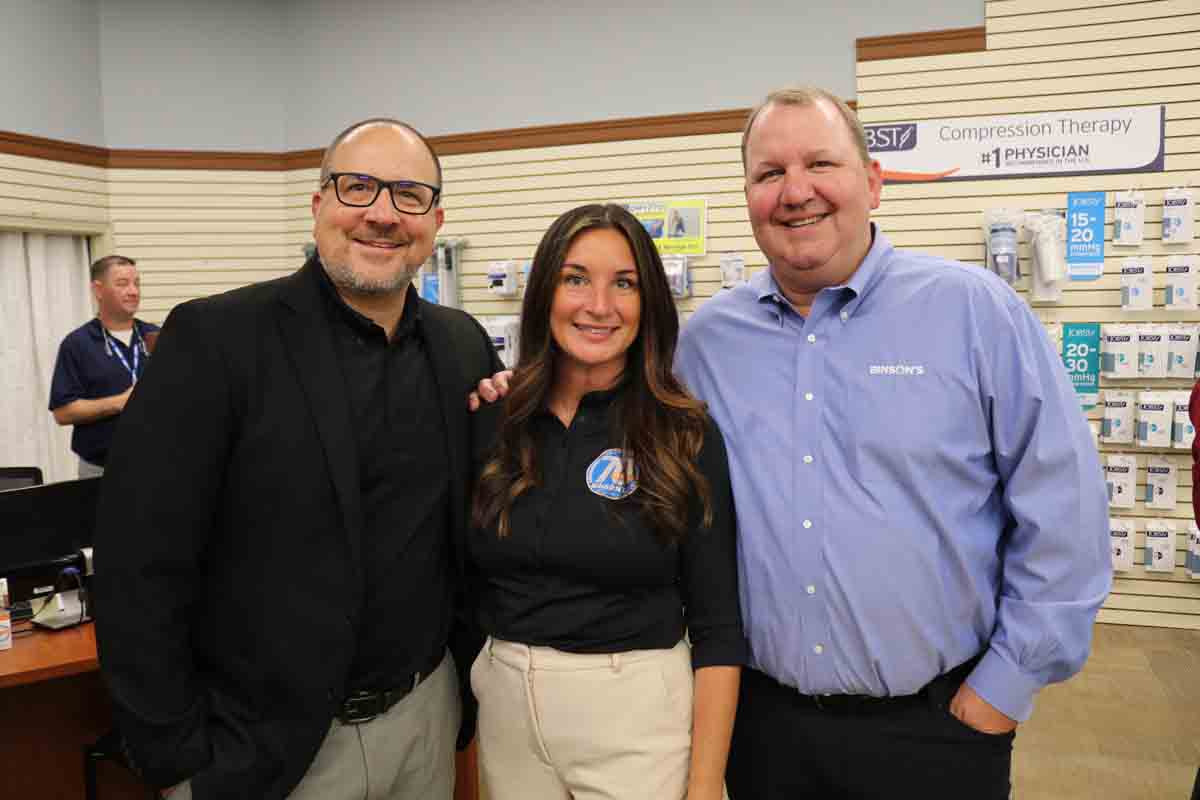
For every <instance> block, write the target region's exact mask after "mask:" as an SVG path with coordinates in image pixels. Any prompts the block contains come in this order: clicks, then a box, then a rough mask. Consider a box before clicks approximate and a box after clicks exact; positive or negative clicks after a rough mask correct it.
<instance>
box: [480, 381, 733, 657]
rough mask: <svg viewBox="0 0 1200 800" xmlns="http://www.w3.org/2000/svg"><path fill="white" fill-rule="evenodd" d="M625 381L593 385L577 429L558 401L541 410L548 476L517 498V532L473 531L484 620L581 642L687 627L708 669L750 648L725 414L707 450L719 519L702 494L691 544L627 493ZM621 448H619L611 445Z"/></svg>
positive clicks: (594, 647)
mask: <svg viewBox="0 0 1200 800" xmlns="http://www.w3.org/2000/svg"><path fill="white" fill-rule="evenodd" d="M619 392H620V389H616V390H611V391H607V392H593V393H590V394H588V395H586V396H585V397H584V398H583V401H582V402H581V404H580V407H579V411H578V412H577V413H576V415H575V418H574V419H573V420H572V421H571V426H570V427H569V428H567V427H564V426H563V424H562V422H561V421H560V420H559V419H558V418H557V417H556V416H554V415H553V414H551V413H550V412H549V411H544V412H542V413H541V414H539V415H537V416H536V417H534V418H533V420H532V421H531V424H532V425H533V435H534V441H535V442H536V445H537V448H538V458H539V459H540V461H539V463H540V466H541V474H542V479H543V480H542V484H541V485H540V486H538V487H537V488H536V489H533V490H531V491H528V492H526V493H525V494H523V495H522V496H521V497H519V498H518V499H517V500H516V502H515V503H514V504H513V507H512V510H511V517H510V526H509V534H508V535H507V536H506V537H505V538H503V539H501V538H499V537H498V536H497V534H496V528H495V526H494V525H493V526H492V527H491V529H489V530H473V531H472V532H471V534H470V542H469V550H470V556H471V559H472V562H473V564H474V567H475V569H476V571H477V572H478V573H479V574H480V584H481V586H480V598H479V605H480V618H481V623H482V626H483V629H484V630H485V631H486V632H487V633H488V634H490V635H492V636H495V637H496V638H498V639H504V640H508V641H515V642H521V643H523V644H530V645H543V646H548V647H554V648H556V649H559V650H564V651H567V652H574V653H615V652H622V651H627V650H644V649H658V648H669V647H673V646H674V645H675V644H676V643H677V642H678V641H679V640H680V638H682V636H683V633H684V629H685V627H686V629H687V631H688V634H689V638H690V639H691V643H692V663H693V666H694V667H696V668H700V667H704V666H712V665H735V664H737V665H740V664H744V663H745V662H746V659H747V648H746V642H745V639H744V637H743V634H742V620H741V612H740V609H739V606H738V588H737V562H736V557H737V550H736V541H735V519H734V513H733V498H732V495H731V493H730V487H729V467H728V463H727V461H726V454H725V445H724V442H723V440H722V438H721V435H720V432H719V431H718V430H717V428H716V426H715V425H711V426H710V427H709V429H708V431H707V434H706V436H705V441H704V447H703V450H702V451H701V453H700V457H699V468H700V471H701V473H702V474H703V475H704V476H705V477H706V478H707V479H708V483H709V487H710V491H711V493H712V503H713V524H712V526H711V527H708V528H702V527H700V526H699V520H700V507H699V501H698V500H697V499H693V502H692V503H691V506H692V507H691V509H690V511H689V523H690V524H689V525H688V528H687V532H686V534H685V536H684V538H683V540H682V542H681V543H680V544H679V545H667V544H664V543H663V542H662V541H661V540H660V538H659V537H658V536H657V535H655V532H654V531H653V530H652V529H651V528H650V527H649V525H648V523H647V522H646V520H645V519H644V518H643V516H642V514H641V512H640V510H639V508H638V504H637V502H636V497H637V493H636V492H637V490H636V489H634V491H633V493H632V494H629V495H628V496H627V497H623V498H621V499H609V497H607V496H605V494H606V493H607V494H608V495H610V496H612V495H615V496H620V495H621V494H622V492H621V491H620V489H619V481H618V482H617V483H616V484H614V482H613V481H612V480H611V478H612V476H613V468H614V465H613V462H612V460H613V458H614V456H615V457H616V458H618V459H619V458H620V452H619V448H620V446H621V440H620V436H619V435H615V432H613V431H611V430H610V425H609V418H610V411H611V410H612V408H613V401H614V399H615V398H616V397H617V395H618V393H619ZM614 449H617V450H618V452H617V453H613V452H611V451H612V450H614Z"/></svg>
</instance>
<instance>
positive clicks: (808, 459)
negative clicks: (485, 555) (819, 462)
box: [804, 456, 813, 464]
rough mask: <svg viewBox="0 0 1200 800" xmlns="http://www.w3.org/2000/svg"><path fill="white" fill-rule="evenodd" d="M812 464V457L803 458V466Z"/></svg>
mask: <svg viewBox="0 0 1200 800" xmlns="http://www.w3.org/2000/svg"><path fill="white" fill-rule="evenodd" d="M812 462H813V457H812V456H805V457H804V463H805V464H811V463H812Z"/></svg>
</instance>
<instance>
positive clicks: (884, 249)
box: [750, 222, 893, 316]
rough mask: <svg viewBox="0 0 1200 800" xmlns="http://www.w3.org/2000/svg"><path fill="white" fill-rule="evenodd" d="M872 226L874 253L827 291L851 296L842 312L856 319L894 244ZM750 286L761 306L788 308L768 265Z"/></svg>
mask: <svg viewBox="0 0 1200 800" xmlns="http://www.w3.org/2000/svg"><path fill="white" fill-rule="evenodd" d="M870 225H871V249H869V250H868V251H867V255H866V257H865V258H863V260H862V262H861V263H860V264H859V265H858V269H856V270H854V273H853V274H852V275H851V276H850V280H848V281H846V282H845V283H842V284H839V285H837V286H830V287H827V288H828V289H829V290H831V291H835V292H842V293H844V294H847V295H849V298H850V299H849V300H847V301H846V304H845V305H844V306H843V307H842V309H841V310H842V311H843V312H845V313H846V314H849V315H850V316H853V315H854V310H855V309H856V308H857V307H858V305H859V304H860V303H862V301H863V298H864V297H865V296H866V295H867V294H868V293H869V292H870V291H871V290H872V289H873V288H875V285H876V284H877V283H878V282H879V278H880V277H881V276H882V275H883V273H884V271H885V269H886V268H887V264H888V262H889V261H890V258H889V257H890V256H891V253H892V249H893V248H892V243H891V242H889V241H888V238H887V237H886V236H884V234H883V231H881V230H879V227H878V226H877V225H876V224H875V223H874V222H872V223H870ZM750 286H751V288H752V289H753V290H754V292H755V294H756V295H757V299H758V301H759V302H760V303H762V302H765V301H770V302H772V303H773V304H774V305H775V307H776V308H780V307H781V306H787V305H789V304H788V301H787V297H786V296H785V295H784V294H783V290H782V289H780V288H779V284H778V283H776V282H775V276H774V275H772V274H771V268H770V266H769V265H768V266H767V268H766V269H764V270H762V271H761V272H759V273H757V274H755V275H753V276H752V277H751V278H750Z"/></svg>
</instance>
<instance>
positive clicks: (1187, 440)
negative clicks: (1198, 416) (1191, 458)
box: [1171, 390, 1196, 450]
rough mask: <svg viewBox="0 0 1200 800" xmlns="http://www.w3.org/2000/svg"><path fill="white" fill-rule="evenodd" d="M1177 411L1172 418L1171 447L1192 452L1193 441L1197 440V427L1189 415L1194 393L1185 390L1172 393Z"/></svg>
mask: <svg viewBox="0 0 1200 800" xmlns="http://www.w3.org/2000/svg"><path fill="white" fill-rule="evenodd" d="M1171 395H1172V397H1173V398H1174V408H1175V411H1174V413H1173V414H1172V418H1171V447H1174V448H1175V449H1176V450H1191V449H1192V440H1193V439H1195V438H1196V427H1195V426H1194V425H1192V417H1191V415H1190V414H1189V413H1188V402H1189V401H1190V400H1191V399H1192V393H1191V392H1190V391H1187V390H1184V391H1179V392H1172V393H1171Z"/></svg>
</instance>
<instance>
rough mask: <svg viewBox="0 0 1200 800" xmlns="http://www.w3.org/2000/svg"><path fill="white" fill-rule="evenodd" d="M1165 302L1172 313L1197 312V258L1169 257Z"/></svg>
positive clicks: (1164, 291)
mask: <svg viewBox="0 0 1200 800" xmlns="http://www.w3.org/2000/svg"><path fill="white" fill-rule="evenodd" d="M1163 300H1164V301H1165V304H1166V306H1167V308H1168V309H1169V310H1171V311H1195V310H1196V257H1195V256H1184V255H1178V256H1169V257H1168V258H1167V282H1166V285H1165V286H1164V287H1163Z"/></svg>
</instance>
